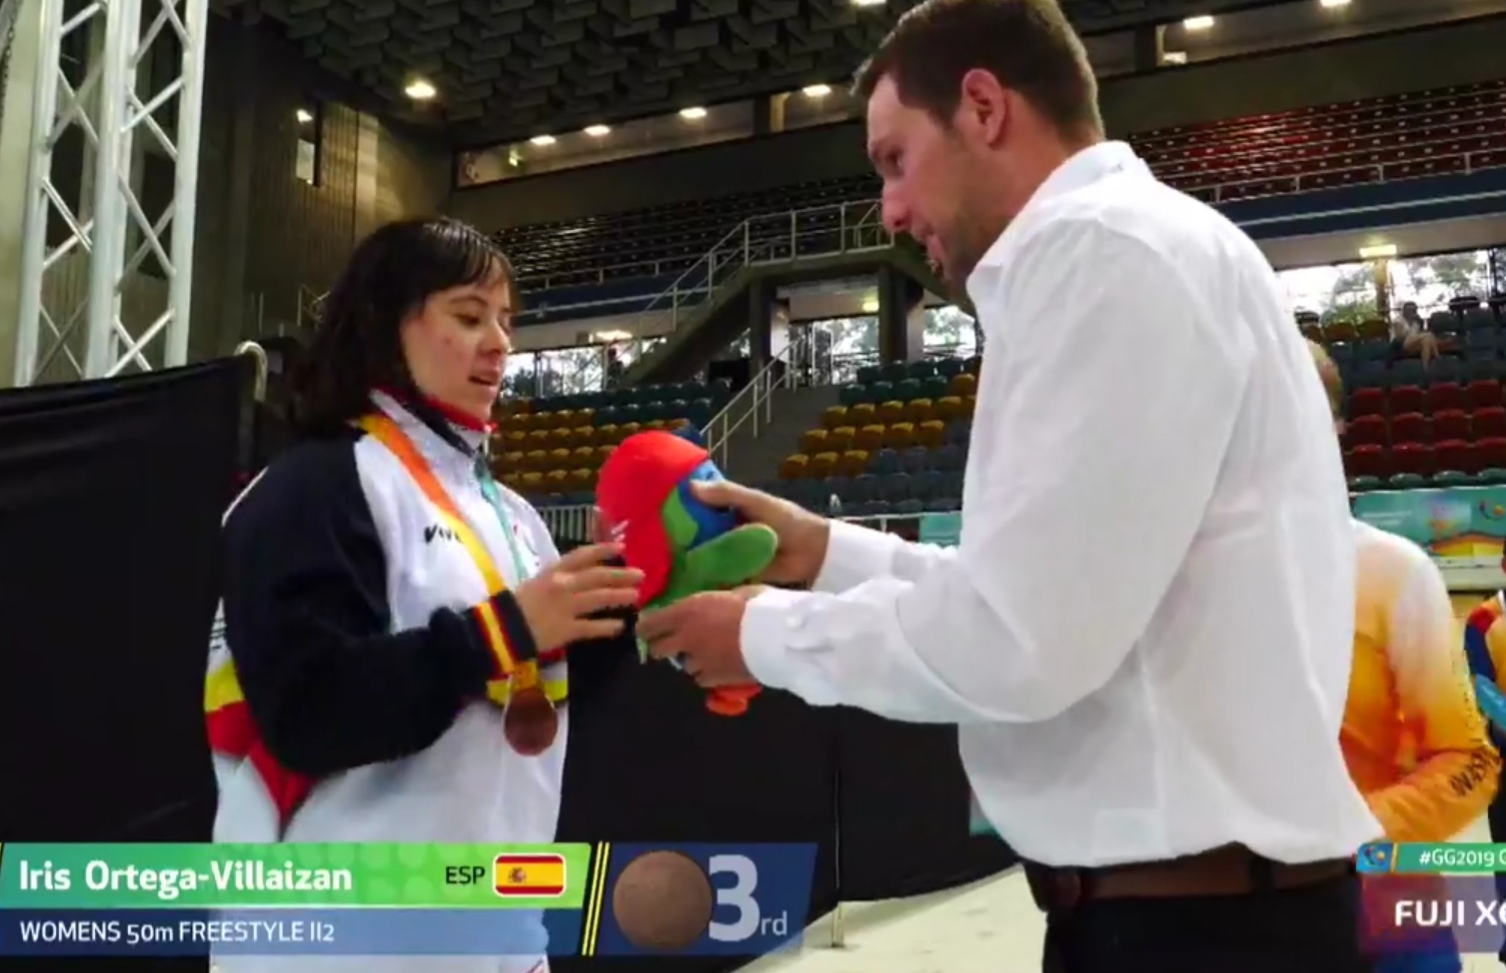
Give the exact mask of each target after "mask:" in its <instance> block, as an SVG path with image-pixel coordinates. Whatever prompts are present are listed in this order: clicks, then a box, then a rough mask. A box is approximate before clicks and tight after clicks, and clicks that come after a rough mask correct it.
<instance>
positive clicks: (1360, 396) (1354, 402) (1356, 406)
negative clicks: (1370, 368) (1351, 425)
mask: <svg viewBox="0 0 1506 973" xmlns="http://www.w3.org/2000/svg"><path fill="white" fill-rule="evenodd" d="M1385 414H1386V393H1385V392H1384V391H1383V390H1381V389H1374V388H1365V389H1355V390H1354V391H1353V392H1351V393H1349V418H1351V419H1358V418H1360V417H1362V416H1380V415H1385Z"/></svg>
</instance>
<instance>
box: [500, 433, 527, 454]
mask: <svg viewBox="0 0 1506 973" xmlns="http://www.w3.org/2000/svg"><path fill="white" fill-rule="evenodd" d="M502 444H503V445H502V451H503V452H505V453H516V452H519V451H521V450H524V449H526V448H527V444H528V433H526V432H507V433H504V434H503V435H502Z"/></svg>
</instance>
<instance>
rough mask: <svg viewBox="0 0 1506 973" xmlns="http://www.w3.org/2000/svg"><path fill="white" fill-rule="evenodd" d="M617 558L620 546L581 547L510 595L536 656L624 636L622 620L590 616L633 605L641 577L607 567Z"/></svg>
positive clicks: (633, 573) (635, 573)
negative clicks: (529, 635)
mask: <svg viewBox="0 0 1506 973" xmlns="http://www.w3.org/2000/svg"><path fill="white" fill-rule="evenodd" d="M621 553H622V551H621V546H620V545H618V544H593V545H591V546H590V547H582V548H579V549H577V550H574V551H571V552H570V553H569V554H566V555H565V556H564V557H562V558H560V559H559V560H558V561H556V562H554V563H553V564H551V565H550V566H549V567H548V568H547V569H545V570H544V571H543V572H542V573H540V574H539V575H537V576H536V577H533V578H530V579H528V580H527V581H525V582H524V583H523V584H521V585H519V586H518V587H517V588H516V589H515V590H514V591H513V597H514V598H515V599H516V600H517V603H518V608H519V610H521V611H522V613H523V620H524V621H526V622H527V623H528V630H529V631H530V632H532V633H533V640H534V643H535V645H537V647H538V650H539V651H540V652H548V651H550V650H551V649H557V648H559V647H560V646H562V645H565V644H566V643H568V642H579V641H582V640H585V639H606V638H612V637H613V636H615V635H618V634H620V633H621V632H622V629H623V626H624V624H625V622H624V620H623V619H621V618H590V617H588V616H591V615H594V614H596V613H598V612H602V611H606V610H610V609H614V608H625V607H627V606H629V605H633V604H635V603H636V602H637V600H638V586H639V585H640V584H642V583H643V572H642V571H639V570H636V569H634V568H624V567H610V566H608V565H607V563H606V562H607V561H610V560H611V559H613V558H615V557H618V556H620V555H621Z"/></svg>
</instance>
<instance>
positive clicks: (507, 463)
mask: <svg viewBox="0 0 1506 973" xmlns="http://www.w3.org/2000/svg"><path fill="white" fill-rule="evenodd" d="M527 459H528V454H526V453H503V454H502V468H503V469H504V470H508V471H510V472H511V471H516V472H521V471H522V470H525V469H527V468H528V464H527Z"/></svg>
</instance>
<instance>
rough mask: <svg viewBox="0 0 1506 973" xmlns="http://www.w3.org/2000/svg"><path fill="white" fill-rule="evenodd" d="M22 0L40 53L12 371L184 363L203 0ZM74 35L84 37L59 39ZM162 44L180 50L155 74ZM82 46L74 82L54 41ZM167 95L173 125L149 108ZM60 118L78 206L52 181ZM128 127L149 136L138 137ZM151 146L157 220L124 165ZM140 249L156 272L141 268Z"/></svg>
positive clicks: (24, 376) (159, 109) (54, 372)
mask: <svg viewBox="0 0 1506 973" xmlns="http://www.w3.org/2000/svg"><path fill="white" fill-rule="evenodd" d="M22 8H23V19H22V21H21V22H20V23H18V30H30V31H35V34H34V35H32V36H34V37H35V39H36V42H37V56H36V58H35V62H34V63H35V85H34V89H33V104H32V111H31V118H30V119H29V122H30V129H31V139H30V145H29V149H30V152H29V159H28V168H27V174H26V191H25V202H24V223H23V235H22V240H21V253H20V257H21V277H20V281H19V294H18V298H19V300H18V305H19V307H18V310H19V315H18V321H17V323H18V334H17V346H16V360H15V376H14V379H15V384H16V385H31V384H34V383H37V382H43V381H70V380H75V379H80V378H84V379H90V378H106V377H110V376H114V375H117V374H120V373H122V372H125V371H148V370H151V369H152V368H154V367H171V366H175V365H181V364H184V363H185V362H186V361H187V358H188V329H189V321H190V315H189V305H190V298H191V294H192V276H193V244H194V221H195V220H194V218H195V197H196V195H197V189H198V169H199V121H200V111H201V106H202V102H203V90H204V83H203V75H204V47H205V41H206V34H207V27H208V24H207V18H208V3H207V0H94V2H89V0H26V2H23V3H22ZM28 8H29V10H28ZM27 13H30V18H28V17H27V16H26V14H27ZM80 32H82V34H80ZM76 34H77V35H79V36H82V37H83V38H86V39H87V44H79V43H78V42H77V41H76V40H75V41H74V42H73V43H67V42H68V40H69V38H71V37H74V35H76ZM65 44H66V47H65ZM164 44H165V45H169V47H168V55H176V57H175V64H174V66H175V67H176V72H175V73H173V74H169V76H168V77H167V78H166V80H165V81H164V80H163V77H162V76H163V74H164V73H165V72H163V71H162V70H161V69H160V67H159V68H158V70H155V71H154V70H151V67H152V66H153V62H152V61H151V60H149V59H151V58H154V57H155V58H156V59H157V60H159V61H160V60H161V59H162V58H163V57H164V56H165V55H164V54H163V53H162V52H161V48H160V45H164ZM79 47H87V48H88V50H89V52H90V53H89V55H88V57H87V60H86V62H85V64H84V65H83V70H82V72H81V73H82V80H81V81H79V83H78V84H77V86H76V87H75V85H74V84H73V83H71V82H70V77H72V78H78V77H79V76H80V71H79V70H78V68H79V66H78V65H77V64H76V63H73V64H70V63H68V62H67V61H65V58H64V51H65V50H73V49H77V48H79ZM153 75H156V77H155V78H153ZM18 80H19V79H12V81H13V83H14V82H16V81H18ZM174 104H175V107H176V112H175V114H176V125H173V124H172V122H171V121H169V122H168V123H167V125H169V126H172V127H173V128H174V129H175V131H174V133H173V134H171V135H170V134H169V133H168V132H167V130H166V128H165V127H164V124H163V123H162V122H160V121H159V118H158V116H161V115H167V114H170V113H172V108H169V107H167V106H170V105H174ZM70 130H76V131H78V132H80V133H81V134H82V136H83V142H84V145H85V149H84V160H85V164H84V167H83V168H84V172H85V178H84V180H83V186H84V190H83V192H81V193H80V194H79V196H80V197H81V199H80V203H79V205H78V206H77V210H75V208H74V206H71V205H70V204H69V202H68V200H67V198H66V196H67V194H66V193H65V192H64V191H63V189H62V188H61V187H60V186H59V185H58V183H57V182H56V181H55V175H56V172H55V167H54V152H55V151H56V150H57V148H58V145H59V141H60V139H61V138H62V137H63V136H64V135H65V134H66V133H67V132H68V131H70ZM138 134H144V136H145V138H143V139H142V141H141V142H139V143H138V141H137V136H138ZM147 152H152V153H155V154H157V155H158V156H160V157H163V158H165V159H167V160H168V161H169V162H171V163H172V165H173V168H174V179H173V188H172V197H171V200H170V201H168V202H167V204H166V206H165V207H162V208H161V211H160V213H159V214H158V215H157V216H156V218H155V219H153V218H151V217H149V216H148V214H147V212H146V209H145V208H144V207H143V205H142V200H141V198H140V195H138V192H137V189H136V188H135V187H136V186H137V185H139V183H140V178H139V176H137V177H136V178H133V172H132V169H133V166H135V165H137V164H138V163H139V162H140V160H141V159H142V158H143V157H144V153H147ZM90 177H92V185H91V178H90ZM49 224H51V232H49ZM60 230H61V231H62V232H59V231H60ZM169 232H170V234H171V236H170V239H169ZM49 237H51V239H49ZM149 259H150V260H152V261H153V262H154V264H155V270H156V273H155V274H146V273H143V272H142V268H143V265H144V264H146V263H147V261H148V260H149ZM159 275H160V276H159ZM80 326H82V329H83V340H82V341H80V340H79V338H78V335H77V331H78V330H79V328H80ZM80 345H82V347H81V348H80Z"/></svg>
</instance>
